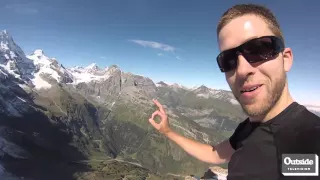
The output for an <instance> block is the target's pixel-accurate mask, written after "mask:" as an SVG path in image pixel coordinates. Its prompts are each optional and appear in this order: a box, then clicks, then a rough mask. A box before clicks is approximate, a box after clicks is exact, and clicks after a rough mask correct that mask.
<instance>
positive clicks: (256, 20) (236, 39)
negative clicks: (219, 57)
mask: <svg viewBox="0 0 320 180" xmlns="http://www.w3.org/2000/svg"><path fill="white" fill-rule="evenodd" d="M266 35H273V33H272V31H271V30H270V29H269V28H268V25H267V24H266V23H265V21H264V20H263V19H261V18H260V17H258V16H255V15H245V16H241V17H238V18H235V19H233V20H232V21H230V22H229V23H227V24H226V25H225V26H224V27H223V28H222V29H221V31H220V33H219V37H218V38H219V39H218V41H219V48H220V51H224V50H227V49H231V48H234V47H237V46H239V45H241V44H242V43H244V42H246V41H248V40H250V39H253V38H256V37H261V36H266Z"/></svg>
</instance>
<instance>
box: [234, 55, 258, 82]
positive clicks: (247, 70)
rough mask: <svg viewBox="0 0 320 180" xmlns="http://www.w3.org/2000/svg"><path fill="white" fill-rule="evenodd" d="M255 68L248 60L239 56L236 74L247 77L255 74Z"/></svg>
mask: <svg viewBox="0 0 320 180" xmlns="http://www.w3.org/2000/svg"><path fill="white" fill-rule="evenodd" d="M254 71H255V68H254V67H253V66H252V65H251V64H250V63H249V62H248V61H247V60H246V58H245V57H244V56H243V55H241V54H240V55H238V66H237V68H236V73H237V75H238V76H242V77H246V76H248V75H250V74H253V73H254Z"/></svg>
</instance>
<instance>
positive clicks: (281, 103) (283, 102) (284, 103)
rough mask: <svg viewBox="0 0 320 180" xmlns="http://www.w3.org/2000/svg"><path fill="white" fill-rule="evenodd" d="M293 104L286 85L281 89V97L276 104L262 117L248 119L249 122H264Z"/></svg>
mask: <svg viewBox="0 0 320 180" xmlns="http://www.w3.org/2000/svg"><path fill="white" fill-rule="evenodd" d="M293 102H294V100H293V98H292V96H291V95H290V93H289V90H288V86H287V85H286V86H285V88H284V89H283V92H282V95H281V96H280V98H279V100H278V101H277V103H276V104H275V105H274V106H273V107H272V108H271V110H270V111H269V112H268V113H267V114H266V115H263V116H259V117H249V119H250V121H255V122H266V121H269V120H270V119H272V118H274V117H276V116H277V115H278V114H280V113H281V112H282V111H284V110H285V109H286V108H287V107H288V106H289V105H290V104H292V103H293Z"/></svg>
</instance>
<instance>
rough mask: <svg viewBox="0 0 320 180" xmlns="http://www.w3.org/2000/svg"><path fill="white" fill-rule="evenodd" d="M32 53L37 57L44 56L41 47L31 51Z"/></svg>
mask: <svg viewBox="0 0 320 180" xmlns="http://www.w3.org/2000/svg"><path fill="white" fill-rule="evenodd" d="M33 54H34V55H36V56H38V57H41V56H44V52H43V50H41V49H37V50H35V51H34V52H33Z"/></svg>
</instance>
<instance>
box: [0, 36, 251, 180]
mask: <svg viewBox="0 0 320 180" xmlns="http://www.w3.org/2000/svg"><path fill="white" fill-rule="evenodd" d="M0 43H1V48H0V154H1V155H2V157H3V158H2V159H1V160H0V177H10V178H20V177H23V178H24V179H79V180H80V179H88V180H89V179H108V178H109V179H117V178H118V179H121V178H125V177H126V178H129V177H132V178H135V179H146V178H147V177H149V179H179V177H183V176H184V175H189V174H197V173H198V174H202V173H203V170H204V169H207V167H208V166H209V165H208V164H205V163H202V162H199V161H198V160H196V159H194V158H192V157H190V156H189V155H188V154H186V153H185V152H184V151H183V150H182V149H181V148H180V147H178V146H177V145H176V144H174V143H172V142H171V141H168V140H167V139H166V138H165V137H163V136H162V135H161V134H160V133H158V132H157V131H155V130H154V129H153V127H151V125H150V124H149V122H148V118H149V117H150V115H151V114H152V112H153V111H155V106H154V105H153V104H152V102H151V99H152V98H157V99H158V100H159V101H160V102H161V103H162V104H163V105H165V108H166V109H167V112H168V114H169V118H170V126H171V127H172V128H173V129H175V130H176V131H177V132H179V133H180V134H183V135H184V136H187V137H190V138H193V139H196V140H198V141H201V142H204V143H209V144H215V143H218V142H220V141H222V140H224V139H225V138H227V137H228V136H230V133H232V132H233V131H234V128H235V127H236V126H237V124H238V123H239V122H240V121H242V120H244V118H245V116H244V114H243V112H242V110H241V107H240V106H239V105H238V104H237V103H236V100H235V99H234V97H233V96H232V93H231V92H229V91H224V90H215V89H211V88H208V87H205V86H201V87H197V88H187V87H184V86H182V85H179V84H172V85H169V84H166V83H164V82H157V83H155V82H153V80H152V79H150V78H148V77H144V76H140V75H135V74H132V73H130V72H124V71H123V70H121V68H120V67H118V66H117V65H111V66H109V67H105V68H100V67H99V66H97V65H96V64H94V63H93V64H90V65H89V66H87V67H79V66H76V67H72V68H66V67H64V66H63V65H62V64H60V63H59V62H58V60H56V59H54V58H50V57H47V56H46V54H45V53H44V51H43V50H40V49H38V50H35V51H34V53H32V54H30V55H25V53H24V52H23V51H22V50H21V48H20V47H19V46H18V45H17V44H16V43H15V42H14V41H13V38H12V37H11V36H10V35H9V33H8V32H7V31H2V32H0Z"/></svg>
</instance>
